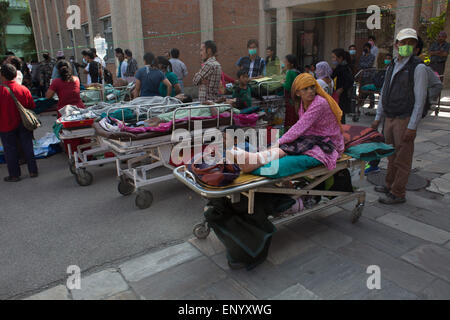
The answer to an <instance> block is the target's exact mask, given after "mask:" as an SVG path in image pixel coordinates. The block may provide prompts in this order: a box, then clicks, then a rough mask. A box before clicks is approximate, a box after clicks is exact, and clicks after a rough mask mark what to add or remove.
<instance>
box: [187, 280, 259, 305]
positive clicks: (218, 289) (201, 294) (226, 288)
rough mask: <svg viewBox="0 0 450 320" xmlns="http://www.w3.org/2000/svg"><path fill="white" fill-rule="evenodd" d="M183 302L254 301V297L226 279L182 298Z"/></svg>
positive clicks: (232, 281)
mask: <svg viewBox="0 0 450 320" xmlns="http://www.w3.org/2000/svg"><path fill="white" fill-rule="evenodd" d="M183 300H188V301H189V300H190V301H192V300H196V301H198V300H232V301H238V300H239V301H245V300H256V297H255V296H254V295H252V294H251V293H250V292H248V291H247V290H245V289H244V288H242V286H240V285H239V284H238V283H237V282H236V281H234V280H233V279H230V278H227V279H224V280H221V281H219V282H216V283H214V284H212V285H211V286H208V287H206V288H203V289H201V290H196V291H195V292H194V293H192V294H188V295H187V296H184V297H183Z"/></svg>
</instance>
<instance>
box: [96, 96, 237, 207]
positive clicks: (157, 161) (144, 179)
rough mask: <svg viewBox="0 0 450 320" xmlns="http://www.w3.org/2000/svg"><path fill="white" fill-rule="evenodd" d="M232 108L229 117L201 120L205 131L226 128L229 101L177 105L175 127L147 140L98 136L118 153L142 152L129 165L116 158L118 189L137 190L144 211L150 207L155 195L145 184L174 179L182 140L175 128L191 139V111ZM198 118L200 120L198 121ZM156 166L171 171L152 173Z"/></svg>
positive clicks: (138, 203) (230, 121) (229, 120)
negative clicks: (185, 113) (176, 151)
mask: <svg viewBox="0 0 450 320" xmlns="http://www.w3.org/2000/svg"><path fill="white" fill-rule="evenodd" d="M223 107H225V108H229V109H230V117H229V118H221V117H216V119H205V120H201V121H202V134H203V133H204V132H205V131H206V130H207V129H211V128H216V129H224V128H226V127H228V126H230V125H233V108H232V107H231V106H230V105H227V104H216V105H208V106H192V104H189V105H187V106H184V107H180V106H178V108H177V109H176V110H175V111H174V112H173V120H172V122H173V124H172V130H171V131H170V132H167V133H149V134H144V135H143V136H144V137H146V138H145V139H138V140H133V139H131V138H128V139H127V138H123V139H122V138H119V139H117V137H116V138H108V137H106V136H103V137H102V136H100V137H99V139H100V141H101V143H102V144H104V145H106V146H108V147H109V148H110V150H111V151H112V152H113V153H114V154H115V155H116V156H117V157H121V156H122V157H123V156H126V155H129V154H133V153H138V152H142V153H144V154H143V155H140V156H138V157H133V158H130V159H128V160H127V163H126V165H125V166H124V167H123V164H122V161H119V160H117V161H116V169H117V176H118V179H119V185H118V191H119V193H120V194H122V195H124V196H129V195H132V194H133V193H135V192H136V200H135V204H136V206H137V207H138V208H139V209H141V210H143V209H147V208H149V207H150V206H151V205H152V203H153V194H152V193H151V192H150V191H148V190H145V189H143V188H144V187H146V186H150V185H153V184H156V183H159V182H162V181H168V180H172V179H174V176H173V174H172V171H173V169H174V168H175V167H174V165H173V163H172V161H171V160H172V159H171V155H172V150H173V148H174V146H175V145H176V144H177V143H179V142H178V141H174V139H173V132H175V130H177V129H180V128H183V129H186V130H187V131H188V132H189V133H190V135H191V136H190V139H192V140H191V141H193V138H194V135H195V133H196V132H195V131H194V130H193V129H195V124H194V121H195V120H194V119H192V117H191V112H192V110H195V109H216V110H217V112H218V113H219V109H218V108H223ZM152 110H154V109H150V110H149V112H148V118H150V117H151V115H152ZM182 110H183V111H188V112H189V116H188V117H187V118H188V119H187V120H186V121H183V122H181V123H180V122H177V121H176V119H177V118H176V116H177V113H179V112H180V111H182ZM197 121H198V120H197ZM191 145H192V147H193V148H195V147H200V148H201V147H203V144H202V145H201V146H195V145H193V144H191ZM157 168H166V169H169V170H170V174H167V175H163V176H158V177H156V176H153V175H152V171H154V170H155V169H157Z"/></svg>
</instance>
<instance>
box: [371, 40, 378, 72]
mask: <svg viewBox="0 0 450 320" xmlns="http://www.w3.org/2000/svg"><path fill="white" fill-rule="evenodd" d="M375 41H377V39H376V38H375V36H370V37H369V43H370V44H371V45H372V49H370V53H371V54H373V55H374V56H375V62H374V63H373V67H374V68H376V67H377V66H378V54H379V53H380V49H378V47H377V46H376V44H375Z"/></svg>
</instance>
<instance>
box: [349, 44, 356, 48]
mask: <svg viewBox="0 0 450 320" xmlns="http://www.w3.org/2000/svg"><path fill="white" fill-rule="evenodd" d="M350 48H355V49H356V45H355V44H352V45H351V46H349V47H348V49H350Z"/></svg>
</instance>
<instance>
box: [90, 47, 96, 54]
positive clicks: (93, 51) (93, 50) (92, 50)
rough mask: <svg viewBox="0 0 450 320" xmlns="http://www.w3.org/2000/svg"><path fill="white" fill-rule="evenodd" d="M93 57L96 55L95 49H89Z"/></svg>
mask: <svg viewBox="0 0 450 320" xmlns="http://www.w3.org/2000/svg"><path fill="white" fill-rule="evenodd" d="M89 50H90V51H91V52H92V53H93V54H94V55H97V49H95V48H91V49H89Z"/></svg>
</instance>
